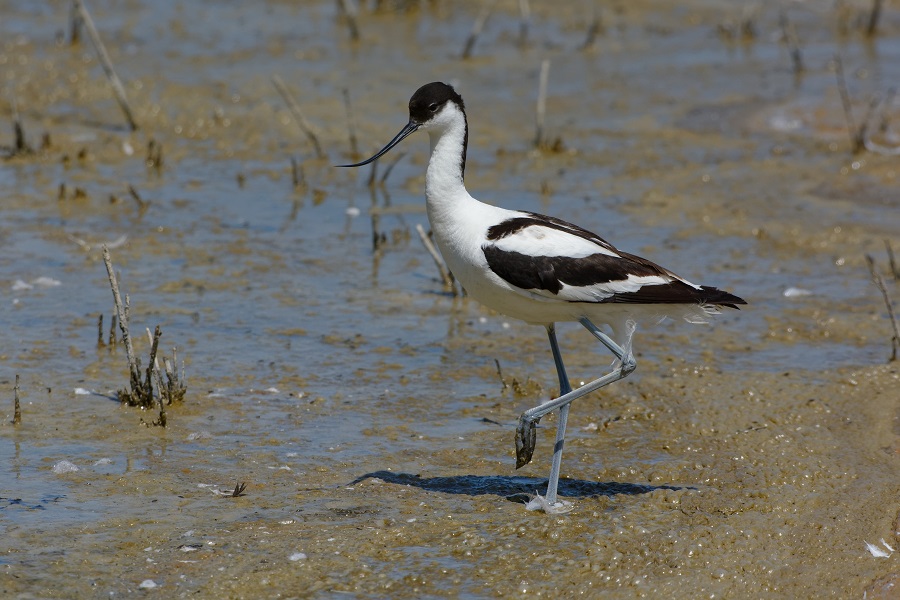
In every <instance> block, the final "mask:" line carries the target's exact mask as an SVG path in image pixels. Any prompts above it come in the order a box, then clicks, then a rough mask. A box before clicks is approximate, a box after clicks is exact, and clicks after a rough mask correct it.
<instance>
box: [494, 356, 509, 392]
mask: <svg viewBox="0 0 900 600" xmlns="http://www.w3.org/2000/svg"><path fill="white" fill-rule="evenodd" d="M494 364H495V365H497V377H499V378H500V383H501V384H502V385H503V389H504V390H505V389H507V388H508V387H509V384H507V383H506V380H505V379H503V369H501V368H500V361H499V360H498V359H496V358H495V359H494Z"/></svg>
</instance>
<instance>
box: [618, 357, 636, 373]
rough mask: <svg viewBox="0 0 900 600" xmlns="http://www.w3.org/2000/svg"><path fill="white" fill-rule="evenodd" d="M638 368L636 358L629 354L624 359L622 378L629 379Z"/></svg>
mask: <svg viewBox="0 0 900 600" xmlns="http://www.w3.org/2000/svg"><path fill="white" fill-rule="evenodd" d="M636 368H637V361H636V360H634V356H633V355H631V354H629V355H628V356H626V357H625V358H623V359H622V368H621V373H622V377H627V376H628V375H631V373H632V372H633V371H634V370H635V369H636Z"/></svg>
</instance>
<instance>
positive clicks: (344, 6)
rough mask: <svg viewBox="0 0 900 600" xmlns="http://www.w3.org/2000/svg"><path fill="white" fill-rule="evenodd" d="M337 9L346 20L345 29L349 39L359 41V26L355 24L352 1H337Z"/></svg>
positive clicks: (354, 7) (354, 10) (354, 9)
mask: <svg viewBox="0 0 900 600" xmlns="http://www.w3.org/2000/svg"><path fill="white" fill-rule="evenodd" d="M338 7H339V8H340V9H341V12H342V13H344V17H346V19H347V29H348V30H349V31H350V39H351V40H353V41H354V42H358V41H359V25H358V24H357V22H356V5H355V4H353V0H338Z"/></svg>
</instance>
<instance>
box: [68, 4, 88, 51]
mask: <svg viewBox="0 0 900 600" xmlns="http://www.w3.org/2000/svg"><path fill="white" fill-rule="evenodd" d="M82 25H84V22H83V21H82V20H81V14H79V12H78V5H77V3H76V2H72V4H71V6H70V7H69V44H70V45H71V46H77V45H78V44H80V43H81V26H82Z"/></svg>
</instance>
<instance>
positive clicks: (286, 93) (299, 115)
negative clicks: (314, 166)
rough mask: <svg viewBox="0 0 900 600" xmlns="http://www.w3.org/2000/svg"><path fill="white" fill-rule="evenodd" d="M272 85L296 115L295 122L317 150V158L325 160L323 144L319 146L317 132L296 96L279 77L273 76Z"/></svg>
mask: <svg viewBox="0 0 900 600" xmlns="http://www.w3.org/2000/svg"><path fill="white" fill-rule="evenodd" d="M272 84H273V85H274V86H275V89H276V90H278V93H279V94H281V97H282V99H283V100H284V102H285V104H287V107H288V109H289V110H290V111H291V114H292V115H294V120H295V121H297V125H299V126H300V129H302V130H303V133H304V134H306V137H307V138H309V141H310V142H311V143H312V145H313V148H315V150H316V156H317V157H318V158H325V153H324V152H323V151H322V146H321V144H319V137H318V136H317V135H316V132H315V130H314V129H313V127H312V125H310V123H309V121H307V120H306V117H305V116H304V115H303V110H302V109H301V108H300V105H299V104H298V103H297V101H296V100H295V99H294V96H293V95H292V94H291V92H290V90H289V89H288V88H287V85H285V83H284V80H283V79H282V78H281V77H280V76H278V75H273V76H272Z"/></svg>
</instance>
